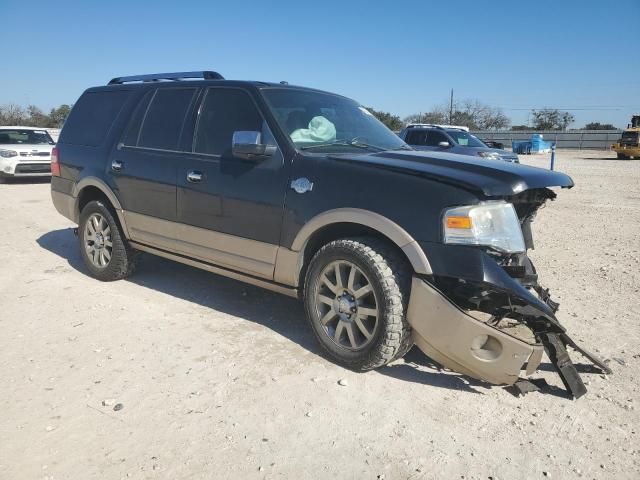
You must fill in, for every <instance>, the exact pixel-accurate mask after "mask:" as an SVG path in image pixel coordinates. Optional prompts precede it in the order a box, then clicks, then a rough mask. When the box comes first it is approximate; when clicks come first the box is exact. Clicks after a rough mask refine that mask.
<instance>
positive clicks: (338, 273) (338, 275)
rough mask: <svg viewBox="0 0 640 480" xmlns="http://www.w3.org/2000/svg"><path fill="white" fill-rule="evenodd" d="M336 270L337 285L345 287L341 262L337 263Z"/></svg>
mask: <svg viewBox="0 0 640 480" xmlns="http://www.w3.org/2000/svg"><path fill="white" fill-rule="evenodd" d="M335 271H336V287H337V288H344V283H342V273H341V272H340V263H336V266H335Z"/></svg>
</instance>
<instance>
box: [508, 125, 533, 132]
mask: <svg viewBox="0 0 640 480" xmlns="http://www.w3.org/2000/svg"><path fill="white" fill-rule="evenodd" d="M531 128H532V127H530V126H529V125H512V126H511V130H513V131H514V132H518V131H520V132H521V131H523V130H531Z"/></svg>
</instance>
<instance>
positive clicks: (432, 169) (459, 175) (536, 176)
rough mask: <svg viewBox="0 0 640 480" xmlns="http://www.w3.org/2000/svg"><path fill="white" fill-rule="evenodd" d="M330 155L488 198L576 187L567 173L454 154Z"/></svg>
mask: <svg viewBox="0 0 640 480" xmlns="http://www.w3.org/2000/svg"><path fill="white" fill-rule="evenodd" d="M331 157H332V158H334V159H336V160H340V161H350V162H362V163H367V164H369V165H373V166H378V167H380V168H387V169H392V170H401V171H404V172H407V173H412V174H415V175H421V176H424V177H427V178H434V179H437V180H439V181H442V182H446V183H450V184H453V185H456V186H459V187H461V188H464V189H466V190H471V191H474V192H478V193H480V194H481V195H483V196H485V197H502V196H510V195H515V194H518V193H520V192H523V191H525V190H529V189H532V188H545V187H563V188H571V187H573V180H572V179H571V177H569V176H568V175H565V174H564V173H560V172H554V171H551V170H546V169H544V168H537V167H529V166H527V165H522V164H519V163H511V162H504V161H502V160H487V159H483V158H481V157H477V158H475V157H473V156H468V155H456V154H454V153H443V152H425V151H399V150H396V151H386V152H379V153H373V154H368V155H367V154H363V155H351V154H340V155H332V156H331Z"/></svg>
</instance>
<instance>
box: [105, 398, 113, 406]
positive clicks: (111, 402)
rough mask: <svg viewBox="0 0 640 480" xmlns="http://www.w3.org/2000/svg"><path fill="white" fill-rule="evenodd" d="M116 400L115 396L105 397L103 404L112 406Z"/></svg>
mask: <svg viewBox="0 0 640 480" xmlns="http://www.w3.org/2000/svg"><path fill="white" fill-rule="evenodd" d="M115 403H116V401H115V400H114V399H113V398H105V399H104V400H102V406H103V407H110V406H112V405H115Z"/></svg>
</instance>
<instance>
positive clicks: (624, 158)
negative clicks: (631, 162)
mask: <svg viewBox="0 0 640 480" xmlns="http://www.w3.org/2000/svg"><path fill="white" fill-rule="evenodd" d="M626 159H627V157H625V156H624V155H623V154H621V153H618V160H626Z"/></svg>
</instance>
